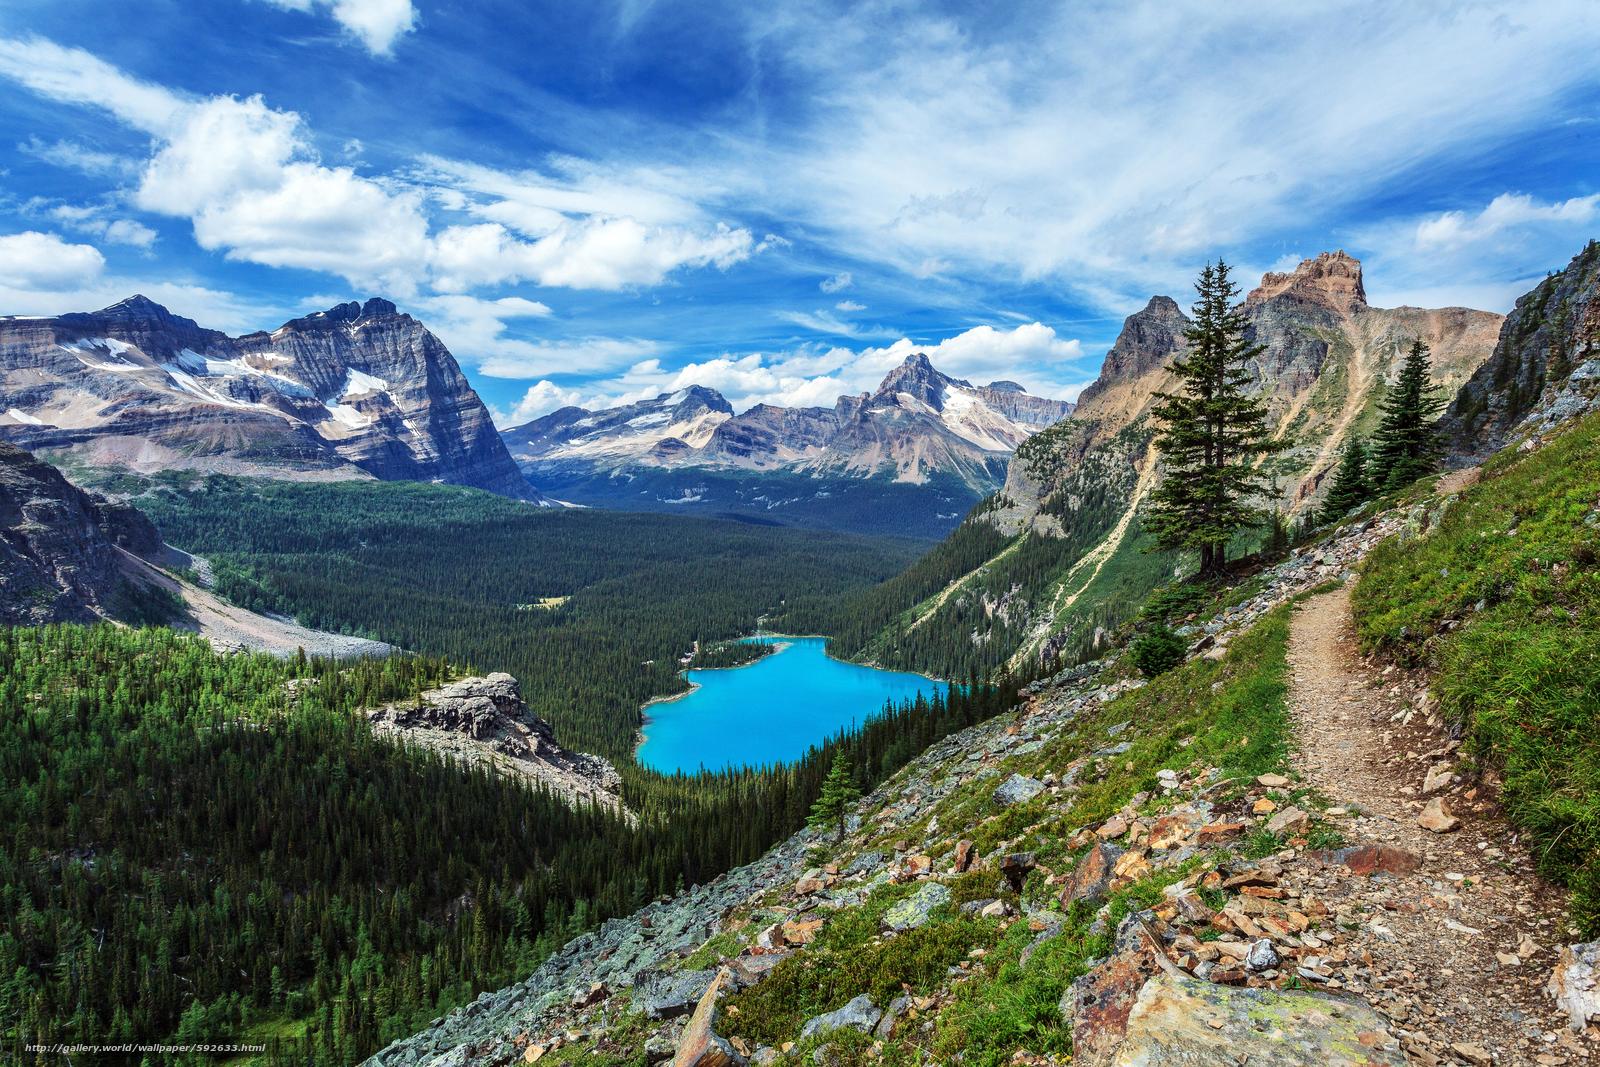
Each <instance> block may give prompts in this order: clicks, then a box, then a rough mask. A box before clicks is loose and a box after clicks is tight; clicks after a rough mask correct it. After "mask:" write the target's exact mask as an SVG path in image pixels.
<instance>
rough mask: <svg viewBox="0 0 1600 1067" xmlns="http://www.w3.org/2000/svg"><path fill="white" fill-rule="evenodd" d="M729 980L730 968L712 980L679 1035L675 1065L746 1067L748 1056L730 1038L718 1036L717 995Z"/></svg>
mask: <svg viewBox="0 0 1600 1067" xmlns="http://www.w3.org/2000/svg"><path fill="white" fill-rule="evenodd" d="M727 982H728V972H727V971H726V970H724V971H721V972H719V973H718V974H717V976H716V977H715V978H713V979H712V980H711V984H710V985H709V986H707V987H706V991H705V992H704V993H703V994H701V996H700V1002H699V1003H698V1004H696V1005H695V1009H694V1014H693V1015H692V1016H690V1018H689V1022H688V1025H686V1026H685V1027H684V1028H683V1036H681V1037H679V1038H678V1051H677V1053H676V1054H675V1055H674V1056H673V1057H672V1067H744V1064H745V1062H746V1061H745V1058H744V1057H743V1056H741V1055H739V1053H738V1052H736V1051H734V1048H733V1046H732V1045H730V1044H728V1042H727V1040H726V1039H725V1038H723V1037H720V1036H718V1034H717V1032H716V1030H715V1026H716V1021H717V998H718V997H719V996H720V995H721V993H722V989H723V986H724V985H725V984H727Z"/></svg>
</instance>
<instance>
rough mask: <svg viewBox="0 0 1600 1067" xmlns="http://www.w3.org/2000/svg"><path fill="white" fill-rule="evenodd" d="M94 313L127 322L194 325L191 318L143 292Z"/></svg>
mask: <svg viewBox="0 0 1600 1067" xmlns="http://www.w3.org/2000/svg"><path fill="white" fill-rule="evenodd" d="M95 314H96V315H98V316H100V317H102V318H108V319H121V320H123V321H127V322H160V323H170V322H181V323H187V324H188V325H190V326H194V325H195V322H194V320H193V319H185V318H181V317H179V316H177V315H174V314H173V313H172V312H170V311H168V310H167V309H166V308H164V307H162V306H161V305H160V304H158V303H156V302H155V301H154V300H151V299H150V298H149V297H148V296H145V295H144V294H143V293H134V294H133V295H132V296H130V297H128V298H127V299H126V300H119V301H117V302H116V303H115V304H112V305H111V306H110V307H104V308H101V309H100V310H99V311H97V312H95Z"/></svg>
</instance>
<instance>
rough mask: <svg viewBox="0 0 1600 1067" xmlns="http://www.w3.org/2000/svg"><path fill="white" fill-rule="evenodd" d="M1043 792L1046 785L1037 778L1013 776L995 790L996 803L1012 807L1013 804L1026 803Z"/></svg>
mask: <svg viewBox="0 0 1600 1067" xmlns="http://www.w3.org/2000/svg"><path fill="white" fill-rule="evenodd" d="M1042 792H1044V783H1043V782H1041V781H1039V780H1038V779H1037V778H1027V777H1024V776H1023V775H1020V774H1013V775H1012V776H1011V777H1010V778H1007V779H1006V780H1005V781H1003V782H1001V783H1000V784H999V785H998V786H997V787H996V788H995V791H994V801H995V803H996V804H1001V805H1004V806H1006V807H1010V806H1011V805H1012V804H1023V803H1026V802H1027V801H1030V800H1032V799H1033V798H1034V797H1036V796H1038V795H1039V794H1040V793H1042Z"/></svg>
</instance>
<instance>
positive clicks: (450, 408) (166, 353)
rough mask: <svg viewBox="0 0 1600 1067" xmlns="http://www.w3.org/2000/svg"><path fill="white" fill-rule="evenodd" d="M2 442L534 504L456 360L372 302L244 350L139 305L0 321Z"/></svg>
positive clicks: (237, 341) (286, 327)
mask: <svg viewBox="0 0 1600 1067" xmlns="http://www.w3.org/2000/svg"><path fill="white" fill-rule="evenodd" d="M0 437H4V438H5V439H7V440H10V441H12V442H13V443H15V444H17V445H20V446H22V447H24V448H27V449H30V450H35V451H44V452H47V453H50V454H65V455H67V456H70V457H72V459H73V460H75V461H77V462H81V463H85V464H88V465H93V466H106V467H129V468H132V469H134V470H138V471H144V472H150V471H155V470H163V469H192V470H203V471H212V472H225V473H234V474H260V475H269V476H275V477H296V478H305V477H316V478H379V479H384V480H396V479H407V480H415V481H439V482H450V483H454V484H459V485H470V486H475V487H477V488H480V489H487V490H490V491H491V492H496V493H501V494H503V495H506V496H512V497H518V498H522V499H528V500H538V499H539V495H538V494H537V492H535V491H534V489H533V488H532V487H531V486H530V485H528V483H527V481H526V479H524V478H523V477H522V475H521V474H520V473H519V472H518V470H517V468H516V465H515V464H514V463H513V462H512V461H511V457H510V455H509V454H508V453H507V452H506V449H505V446H504V445H503V444H502V443H501V442H500V438H499V436H498V434H496V433H495V429H494V424H493V422H492V420H491V419H490V417H489V411H488V409H487V408H486V407H484V405H483V401H482V400H480V399H479V398H478V394H477V393H476V392H474V391H473V389H472V386H471V385H470V384H469V383H468V382H467V379H466V377H465V376H464V375H463V374H462V373H461V368H460V367H459V366H458V365H457V364H456V361H455V358H454V357H453V356H452V355H451V354H450V350H449V349H448V348H446V347H445V346H444V344H443V342H441V341H440V340H439V339H438V338H437V337H436V336H434V334H433V333H432V332H431V331H429V330H428V329H427V327H425V326H424V325H423V324H422V323H421V322H419V321H417V320H416V319H414V318H412V317H411V316H410V315H405V314H402V313H400V312H399V311H398V310H397V309H396V308H395V306H394V305H393V304H392V303H390V302H389V301H387V300H381V299H376V298H375V299H371V300H368V301H366V303H364V304H360V303H355V302H350V303H345V304H340V305H338V306H336V307H333V308H330V309H329V310H327V311H321V312H317V313H316V314H313V315H307V316H305V317H303V318H298V319H293V320H291V321H289V322H286V323H284V324H283V325H282V326H280V327H278V328H277V329H275V330H273V331H272V332H270V333H267V332H264V331H263V332H256V333H247V334H245V335H243V336H241V337H229V336H228V335H227V334H224V333H221V332H220V331H217V330H208V329H204V328H202V327H201V326H200V325H199V324H197V323H196V322H194V320H192V319H186V318H183V317H181V316H178V315H174V314H172V313H171V312H169V311H168V310H167V309H166V308H164V307H162V306H161V305H159V304H156V303H154V302H153V301H151V300H148V299H146V298H145V297H142V296H133V297H130V298H128V299H127V300H123V301H121V302H119V303H116V304H113V305H111V306H110V307H108V308H104V309H102V310H100V311H96V312H92V313H87V314H69V315H61V316H58V317H55V318H22V317H10V318H4V319H0Z"/></svg>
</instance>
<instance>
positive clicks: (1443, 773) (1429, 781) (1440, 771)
mask: <svg viewBox="0 0 1600 1067" xmlns="http://www.w3.org/2000/svg"><path fill="white" fill-rule="evenodd" d="M1451 777H1452V774H1451V769H1450V764H1448V763H1439V764H1435V765H1434V766H1433V767H1431V768H1429V770H1428V773H1427V775H1426V776H1424V778H1423V779H1422V795H1423V796H1431V795H1433V794H1434V793H1438V792H1441V791H1442V790H1445V789H1448V788H1449V786H1450V779H1451Z"/></svg>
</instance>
